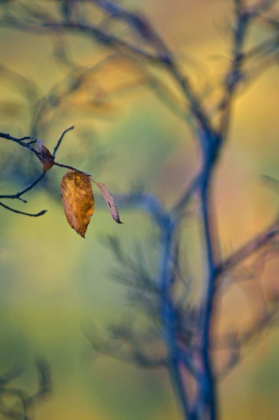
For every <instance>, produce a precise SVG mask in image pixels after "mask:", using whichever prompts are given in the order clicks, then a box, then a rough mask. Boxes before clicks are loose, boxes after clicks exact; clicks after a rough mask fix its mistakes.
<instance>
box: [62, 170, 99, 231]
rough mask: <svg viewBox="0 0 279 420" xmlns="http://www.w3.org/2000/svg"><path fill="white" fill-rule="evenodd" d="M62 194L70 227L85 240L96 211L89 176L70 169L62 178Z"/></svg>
mask: <svg viewBox="0 0 279 420" xmlns="http://www.w3.org/2000/svg"><path fill="white" fill-rule="evenodd" d="M61 194H62V203H63V207H64V212H65V215H66V218H67V220H68V223H69V225H70V226H71V227H72V228H73V229H74V230H75V231H76V232H77V233H78V234H79V235H80V236H82V237H83V238H84V237H85V233H86V230H87V226H88V224H89V222H90V219H91V216H92V214H93V211H94V195H93V191H92V186H91V182H90V178H89V176H88V175H85V174H84V173H82V172H78V171H73V170H71V169H70V170H69V171H68V172H67V173H66V174H65V175H64V176H63V178H62V181H61Z"/></svg>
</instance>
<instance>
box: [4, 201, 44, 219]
mask: <svg viewBox="0 0 279 420" xmlns="http://www.w3.org/2000/svg"><path fill="white" fill-rule="evenodd" d="M0 206H2V207H4V209H6V210H10V211H12V212H13V213H17V214H22V215H24V216H30V217H39V216H42V215H43V214H45V213H46V212H47V210H42V211H40V212H39V213H25V212H24V211H19V210H16V209H13V208H11V207H9V206H7V205H6V204H4V203H1V202H0Z"/></svg>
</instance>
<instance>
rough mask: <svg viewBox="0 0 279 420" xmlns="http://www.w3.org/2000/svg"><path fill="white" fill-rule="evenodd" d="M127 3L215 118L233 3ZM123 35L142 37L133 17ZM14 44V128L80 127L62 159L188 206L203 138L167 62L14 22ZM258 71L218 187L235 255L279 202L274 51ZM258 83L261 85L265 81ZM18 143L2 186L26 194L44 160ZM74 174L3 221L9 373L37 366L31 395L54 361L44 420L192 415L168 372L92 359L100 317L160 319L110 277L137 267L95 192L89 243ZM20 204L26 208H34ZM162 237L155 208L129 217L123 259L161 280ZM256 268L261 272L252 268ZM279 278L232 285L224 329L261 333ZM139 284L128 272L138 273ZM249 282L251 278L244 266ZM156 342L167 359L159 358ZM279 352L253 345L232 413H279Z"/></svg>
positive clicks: (4, 50) (41, 132) (52, 181)
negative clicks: (74, 197) (72, 216)
mask: <svg viewBox="0 0 279 420" xmlns="http://www.w3.org/2000/svg"><path fill="white" fill-rule="evenodd" d="M14 3H16V2H14ZM43 3H45V2H42V4H43ZM49 3H50V2H49ZM34 4H35V3H34ZM39 4H40V2H39V1H37V2H36V5H39ZM125 6H127V7H129V8H131V9H134V8H138V9H140V11H142V12H144V13H145V14H146V15H147V16H148V17H149V19H150V20H151V21H152V22H153V23H154V26H155V27H156V28H157V29H158V31H159V32H160V33H161V34H162V35H163V36H164V38H165V39H166V40H167V41H168V44H169V45H171V47H172V49H173V50H175V52H176V54H177V56H178V57H179V59H180V61H181V63H182V66H183V68H184V69H185V70H187V73H189V74H190V77H191V80H192V81H193V83H194V86H195V87H196V88H197V89H198V91H199V92H200V93H201V94H202V95H203V97H204V101H205V102H206V103H207V106H208V107H210V105H212V112H214V104H215V103H216V100H217V99H218V97H219V96H218V95H219V87H220V80H219V77H220V75H221V74H222V73H223V71H224V69H225V68H226V67H227V66H228V62H229V60H230V53H231V51H230V48H231V44H230V31H229V27H230V15H231V11H232V6H231V3H230V2H227V1H222V0H214V1H206V0H198V1H194V2H193V1H190V0H189V1H176V2H171V1H170V0H152V1H145V2H141V3H140V5H139V3H138V2H136V1H126V2H125ZM2 7H3V6H2ZM52 7H53V5H51V6H50V9H51V8H52ZM50 12H51V13H55V10H50ZM104 25H106V22H104ZM113 26H114V27H113V30H116V31H117V33H121V34H123V36H126V37H127V38H128V36H129V34H128V33H127V34H126V32H125V31H127V29H126V28H125V27H123V26H121V22H118V23H114V24H113ZM250 35H251V36H250V39H249V43H250V46H251V47H252V46H253V45H255V44H257V43H258V42H259V41H263V42H264V40H265V39H267V38H268V37H269V36H270V28H269V27H268V26H264V25H263V26H258V27H257V29H254V30H253V33H252V34H250ZM0 36H1V40H2V42H1V43H0V53H1V54H0V56H1V57H2V58H1V59H0V64H1V67H0V82H1V98H0V99H1V105H0V116H1V131H5V132H10V134H13V135H18V136H20V135H25V134H29V133H30V134H32V135H34V136H38V137H39V138H40V139H46V140H47V141H48V144H49V145H51V144H53V146H54V145H55V144H56V141H57V138H59V136H60V133H61V132H62V131H63V130H64V129H65V128H66V127H68V126H70V125H72V124H75V126H76V130H75V131H73V132H71V133H69V134H68V136H67V137H66V138H65V141H64V144H63V148H61V150H60V151H59V161H61V162H63V163H64V162H67V163H68V164H70V165H73V166H75V167H78V168H79V169H81V170H84V171H86V172H89V173H91V174H92V176H93V178H95V179H99V178H100V179H103V180H104V182H105V183H106V185H109V187H110V190H112V191H113V192H116V193H124V192H127V191H141V190H142V189H144V191H145V192H147V193H148V192H150V193H156V195H157V196H159V197H160V198H161V199H162V200H163V202H164V203H166V204H167V205H170V204H172V203H173V202H174V201H175V200H177V197H179V196H180V194H181V192H182V190H183V189H182V188H181V186H182V185H183V186H184V185H185V180H187V179H188V180H190V179H191V176H192V174H193V173H194V172H195V171H196V170H197V167H198V165H199V156H198V153H197V149H196V143H195V142H194V141H193V139H192V133H191V131H190V129H189V128H187V127H186V126H185V124H184V122H183V121H182V118H181V104H182V98H181V96H180V93H179V92H176V91H175V87H174V86H173V83H172V82H171V81H170V80H169V79H168V77H166V76H162V79H163V82H164V84H163V85H162V84H160V83H159V81H158V79H159V76H161V74H160V72H161V70H160V69H154V68H152V67H151V66H150V68H148V71H146V72H143V70H142V67H141V65H140V63H138V62H135V63H133V64H131V63H130V62H127V60H126V58H125V57H122V56H119V55H112V56H111V57H110V58H109V59H107V58H104V51H103V49H102V48H100V47H99V46H97V45H96V44H92V43H91V42H90V41H89V40H88V39H86V38H84V37H80V36H77V37H74V36H73V34H68V35H66V37H65V38H63V39H62V38H61V37H59V36H57V35H53V36H50V37H48V36H37V35H36V34H31V33H27V32H17V31H14V30H12V29H8V28H4V27H2V28H1V29H0ZM63 43H66V47H65V45H64V44H63ZM65 51H66V52H67V55H65V56H63V52H65ZM53 52H54V53H55V54H56V58H55V55H53ZM57 57H59V59H57ZM61 57H62V58H63V59H61ZM102 59H103V61H101V64H99V65H96V63H99V62H100V60H102ZM73 63H74V67H73V66H72V64H73ZM253 68H254V69H255V73H256V74H257V75H258V73H257V72H259V73H260V76H259V80H258V82H257V84H253V83H251V85H250V87H249V89H245V88H243V91H241V94H240V96H239V98H238V100H237V106H236V107H235V109H234V112H233V115H232V126H231V133H230V139H229V142H228V144H227V145H226V148H225V151H224V156H223V160H222V162H221V163H220V166H219V167H218V169H217V174H216V180H215V188H214V200H215V202H216V203H218V205H217V219H218V226H219V234H220V236H221V245H222V250H221V251H222V254H223V255H224V256H226V255H229V254H230V252H231V250H233V249H236V248H238V247H239V246H240V245H241V244H242V243H244V242H245V241H246V240H248V239H249V238H250V237H252V236H253V235H254V234H255V233H257V232H259V231H260V230H261V229H263V228H264V227H265V226H266V225H267V221H269V220H271V219H272V218H274V216H275V215H276V214H277V211H278V197H277V195H276V194H273V193H272V192H271V191H270V190H269V189H267V188H266V186H265V185H264V183H263V182H262V179H261V174H269V175H271V176H273V177H274V178H279V171H278V156H279V150H278V144H279V143H278V127H276V124H274V121H276V120H277V114H278V106H277V104H278V93H279V84H278V81H279V75H278V59H277V58H275V59H274V57H273V59H272V61H270V63H268V68H265V69H264V71H262V70H263V69H261V68H260V66H259V67H258V66H257V62H255V66H254V67H253ZM245 77H247V78H248V80H249V78H251V80H252V79H253V77H254V72H251V74H249V73H247V74H245ZM162 79H161V78H160V80H161V81H162ZM173 91H174V92H175V94H173V93H171V92H173ZM212 92H213V94H212ZM34 106H35V109H36V112H35V114H34V113H33V110H34ZM15 121H16V124H15ZM30 130H33V132H32V133H31V132H30ZM18 149H19V148H14V146H13V145H10V144H9V145H7V144H6V143H5V144H2V143H1V142H0V153H1V154H0V161H1V168H2V169H3V170H2V171H1V180H3V183H2V184H1V193H2V191H4V192H7V193H9V192H10V191H16V189H17V188H18V181H19V180H20V178H21V175H22V178H24V180H25V181H24V185H22V188H24V186H25V184H28V183H30V182H32V180H33V179H34V178H35V177H36V176H37V175H38V174H39V165H38V162H37V161H35V159H34V158H33V157H29V155H28V153H25V151H24V150H18ZM23 155H24V157H25V158H24V159H23V158H22V156H23ZM19 160H20V162H21V164H20V165H19V164H18V162H19ZM36 168H38V169H36ZM61 171H62V169H60V168H57V167H54V168H53V169H52V171H51V172H50V173H49V174H48V175H47V177H45V179H44V180H43V181H42V182H41V188H38V189H37V190H36V192H35V191H32V192H30V195H29V196H28V199H29V202H28V204H26V205H25V207H24V209H28V211H33V210H34V206H35V207H36V209H37V206H38V207H39V208H48V210H49V211H48V213H47V214H46V215H45V216H44V217H42V218H40V219H36V220H32V219H31V220H29V219H28V220H27V219H24V220H22V218H21V217H20V216H16V215H13V214H9V213H8V214H6V213H5V217H1V221H0V224H1V242H0V263H1V281H0V290H1V293H0V295H1V298H0V299H1V305H0V307H1V309H0V311H1V329H0V341H1V348H0V365H1V366H2V369H1V371H5V370H6V367H7V366H10V365H13V364H14V363H15V362H18V364H19V365H24V366H25V367H30V371H29V370H28V369H26V373H25V375H23V376H22V377H21V378H19V379H18V381H21V382H20V385H22V387H23V388H24V389H26V387H30V389H31V387H33V386H34V380H33V379H34V378H33V376H32V375H33V374H34V373H33V371H32V369H31V367H32V361H33V359H34V357H36V356H37V355H38V354H39V355H42V356H43V357H46V358H47V360H48V361H49V363H50V364H51V366H52V371H53V380H54V383H55V388H54V392H53V394H52V395H51V398H49V399H48V400H46V401H45V402H43V403H41V404H40V405H38V406H35V407H34V410H35V412H34V414H35V418H40V419H41V420H50V419H56V418H57V419H58V418H59V419H61V420H63V419H67V420H68V419H70V420H76V419H79V418H82V419H84V420H87V419H88V420H89V419H92V418H93V419H96V420H102V419H106V420H108V419H121V420H123V419H126V418H127V419H133V420H144V419H146V420H153V419H154V420H157V419H159V418H160V419H162V420H167V419H170V418H171V419H176V418H177V419H179V418H180V417H179V413H178V411H177V408H176V405H175V403H174V400H173V397H172V393H171V390H170V387H169V381H168V378H167V376H166V375H165V374H164V373H161V372H159V371H157V370H155V371H151V370H148V369H146V370H138V369H136V368H135V367H133V366H130V365H126V364H124V363H121V362H117V361H115V360H113V359H110V358H96V360H95V358H92V352H91V350H92V349H91V346H90V341H89V340H88V338H86V337H90V334H92V331H93V326H92V325H91V323H92V324H93V323H94V325H95V324H99V325H100V330H101V331H102V330H103V329H102V326H105V325H106V324H107V322H110V321H111V320H112V319H113V320H115V325H122V324H123V318H122V317H123V307H125V311H126V312H125V314H124V318H125V319H126V320H128V321H129V325H131V324H132V323H134V324H135V327H136V329H137V330H139V331H141V330H143V329H144V327H146V325H145V324H146V320H145V319H143V318H144V317H143V318H140V317H138V309H136V310H135V308H136V307H137V296H136V295H135V294H134V295H133V293H132V291H128V293H130V294H131V296H132V297H133V298H134V300H130V301H129V302H127V299H126V297H127V289H126V288H125V287H122V286H119V284H118V283H116V282H114V281H112V277H113V276H114V277H118V278H123V273H117V269H118V268H119V267H118V262H117V260H113V259H112V254H111V251H110V249H109V248H107V247H104V246H103V242H105V240H104V238H106V236H107V235H108V234H109V235H110V236H112V237H115V236H116V237H118V238H119V236H120V235H119V229H118V226H117V225H116V224H114V223H113V221H112V220H111V219H110V218H108V217H107V212H106V211H104V212H102V211H101V210H102V209H103V207H102V206H103V204H102V197H101V196H98V197H96V207H97V208H98V207H99V209H100V211H99V212H96V214H95V215H94V219H95V220H94V224H92V226H91V227H92V229H90V232H88V235H87V240H86V242H84V241H78V238H77V237H76V235H75V234H74V233H73V232H72V231H71V230H70V229H68V226H67V224H66V223H65V222H64V215H63V209H62V206H61V203H60V190H59V181H58V180H59V179H61V175H62V174H61ZM99 174H100V176H99ZM17 206H18V207H17V208H19V206H21V207H20V208H22V205H21V203H20V204H17ZM2 214H3V213H1V215H2ZM182 225H183V231H182V232H183V233H182V235H181V238H180V241H181V249H180V254H182V253H183V251H184V250H185V253H186V251H187V255H188V258H187V263H189V267H187V270H188V271H189V272H188V273H187V274H188V279H191V281H192V284H197V282H198V281H199V274H200V273H199V271H198V270H196V266H197V265H198V266H201V258H202V257H201V255H200V254H201V253H200V248H199V239H200V226H199V223H198V222H197V221H196V219H195V218H193V219H191V218H190V219H186V218H185V221H183V222H182ZM135 239H136V241H135ZM158 239H159V238H158V232H157V230H156V228H154V227H153V226H152V224H151V223H150V221H149V220H148V219H147V217H146V216H145V215H143V214H142V213H140V212H129V211H125V224H124V225H123V226H122V227H121V246H123V247H124V248H125V249H124V251H125V252H123V255H128V257H129V258H131V259H136V261H140V264H139V265H140V268H141V270H142V271H141V273H140V274H141V276H142V277H144V276H143V274H145V278H147V280H148V275H150V277H152V276H154V273H155V272H156V264H155V261H156V256H157V252H158V251H157V245H158ZM106 241H107V239H106ZM189 244H190V245H189ZM260 262H261V261H260ZM260 262H259V264H260ZM184 264H185V267H184V266H183V267H182V269H183V270H184V271H185V269H186V263H184ZM257 268H258V267H255V269H257ZM242 270H244V272H245V273H244V274H245V275H246V276H250V277H251V278H252V277H253V270H252V269H251V267H250V266H249V268H245V267H244V268H242ZM201 271H202V270H201ZM277 273H278V261H277V260H276V259H273V260H271V261H270V262H268V263H266V264H265V266H264V269H263V270H262V272H261V276H260V279H259V280H258V281H259V283H260V284H261V285H263V290H264V296H262V295H261V293H258V294H257V293H256V292H255V288H254V287H253V286H252V285H251V283H250V282H246V283H245V284H244V283H243V284H242V282H239V283H238V282H235V284H234V285H233V286H230V285H229V286H228V293H224V295H223V297H222V300H221V302H220V308H219V311H220V316H219V319H220V325H219V328H220V331H228V330H229V331H232V335H233V332H234V331H235V330H238V331H241V330H242V329H243V330H244V329H245V328H246V327H247V326H249V325H252V324H253V320H254V318H255V317H257V314H258V312H260V310H261V308H262V306H263V305H264V304H265V299H266V297H270V296H271V297H272V296H273V297H274V299H276V296H277V297H278V290H279V289H278V275H277ZM125 275H126V276H128V277H129V273H127V272H125ZM235 276H236V278H237V277H238V276H239V278H242V277H243V271H241V272H239V273H235ZM225 286H226V285H225ZM259 290H260V288H259ZM261 290H262V288H261ZM189 293H191V294H192V298H193V300H195V299H196V298H197V296H196V295H195V293H196V290H195V288H192V289H190V291H189ZM252 293H255V295H253V296H252ZM148 298H149V296H148V294H147V296H146V300H148ZM252 298H253V299H255V300H256V301H257V304H256V305H255V306H254V309H255V313H251V311H250V309H249V308H250V305H249V302H250V299H252ZM193 319H194V314H193ZM193 322H194V321H193ZM84 333H85V334H84ZM112 333H113V331H112V332H111V334H112ZM121 333H122V334H123V331H121ZM188 333H189V334H190V332H188ZM117 334H118V335H119V331H117ZM112 335H113V334H112ZM152 337H155V334H153V335H152ZM110 338H111V337H110ZM154 341H155V340H154ZM155 346H156V343H155V344H154V347H155ZM155 348H156V351H157V352H158V353H160V350H161V349H158V348H157V347H155ZM278 348H279V339H278V330H276V329H274V331H273V330H272V331H270V332H269V334H268V335H267V334H264V335H263V336H260V338H259V340H258V341H257V342H254V341H253V342H252V343H251V344H250V347H249V348H248V349H247V350H246V352H247V354H246V353H245V354H243V355H242V356H243V363H242V364H241V367H238V368H237V370H235V371H234V372H233V373H232V374H231V375H230V376H228V377H227V378H226V379H224V380H223V382H222V386H221V387H220V390H219V391H220V394H221V410H222V415H223V418H226V419H228V420H230V419H235V418H241V419H243V420H245V419H247V420H250V419H253V420H254V419H255V420H257V419H261V418H262V417H266V418H276V416H277V413H278V408H279V407H278V398H277V394H278V383H279V379H278V378H279V362H278V356H277V354H278ZM246 355H247V356H248V355H249V357H247V358H245V356H246ZM226 357H227V354H226V351H225V350H224V351H220V353H219V356H218V361H219V362H220V365H221V364H222V362H223V360H226ZM259 396H260V398H259Z"/></svg>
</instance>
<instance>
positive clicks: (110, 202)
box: [94, 181, 123, 224]
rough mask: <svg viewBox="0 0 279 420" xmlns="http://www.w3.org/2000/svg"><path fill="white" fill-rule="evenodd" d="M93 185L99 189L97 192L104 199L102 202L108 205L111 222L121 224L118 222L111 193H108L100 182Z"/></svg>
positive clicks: (117, 214)
mask: <svg viewBox="0 0 279 420" xmlns="http://www.w3.org/2000/svg"><path fill="white" fill-rule="evenodd" d="M94 182H95V181H94ZM95 184H96V185H97V186H98V187H99V190H100V191H101V193H102V195H103V197H104V200H105V201H106V203H107V205H108V208H109V210H110V214H111V216H112V218H113V220H115V221H116V223H119V224H123V223H122V222H121V221H120V218H119V213H118V209H117V207H116V204H115V202H114V199H113V196H112V195H111V193H110V192H109V190H108V189H107V187H106V186H105V184H103V183H102V182H95Z"/></svg>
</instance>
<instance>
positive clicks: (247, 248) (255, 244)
mask: <svg viewBox="0 0 279 420" xmlns="http://www.w3.org/2000/svg"><path fill="white" fill-rule="evenodd" d="M278 223H279V222H278V221H276V222H275V223H273V224H272V225H271V226H270V227H269V228H268V229H266V230H265V231H264V232H262V233H260V234H259V235H258V236H257V237H256V238H253V239H251V240H250V241H249V242H247V243H246V244H245V245H243V246H242V247H241V248H240V249H239V250H237V251H236V252H234V253H233V254H232V255H231V256H230V257H228V258H227V259H225V260H224V261H223V262H222V263H221V264H219V265H218V267H217V268H216V271H217V273H218V275H221V274H222V273H224V272H226V271H227V270H230V269H232V268H234V267H235V266H237V265H239V264H240V263H242V262H243V261H244V260H245V259H246V258H249V257H251V256H252V255H253V254H254V253H255V252H256V251H258V250H260V249H261V248H262V247H264V246H265V245H267V244H268V243H269V242H271V241H272V240H274V239H275V238H276V237H277V236H278V235H279V224H278Z"/></svg>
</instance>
